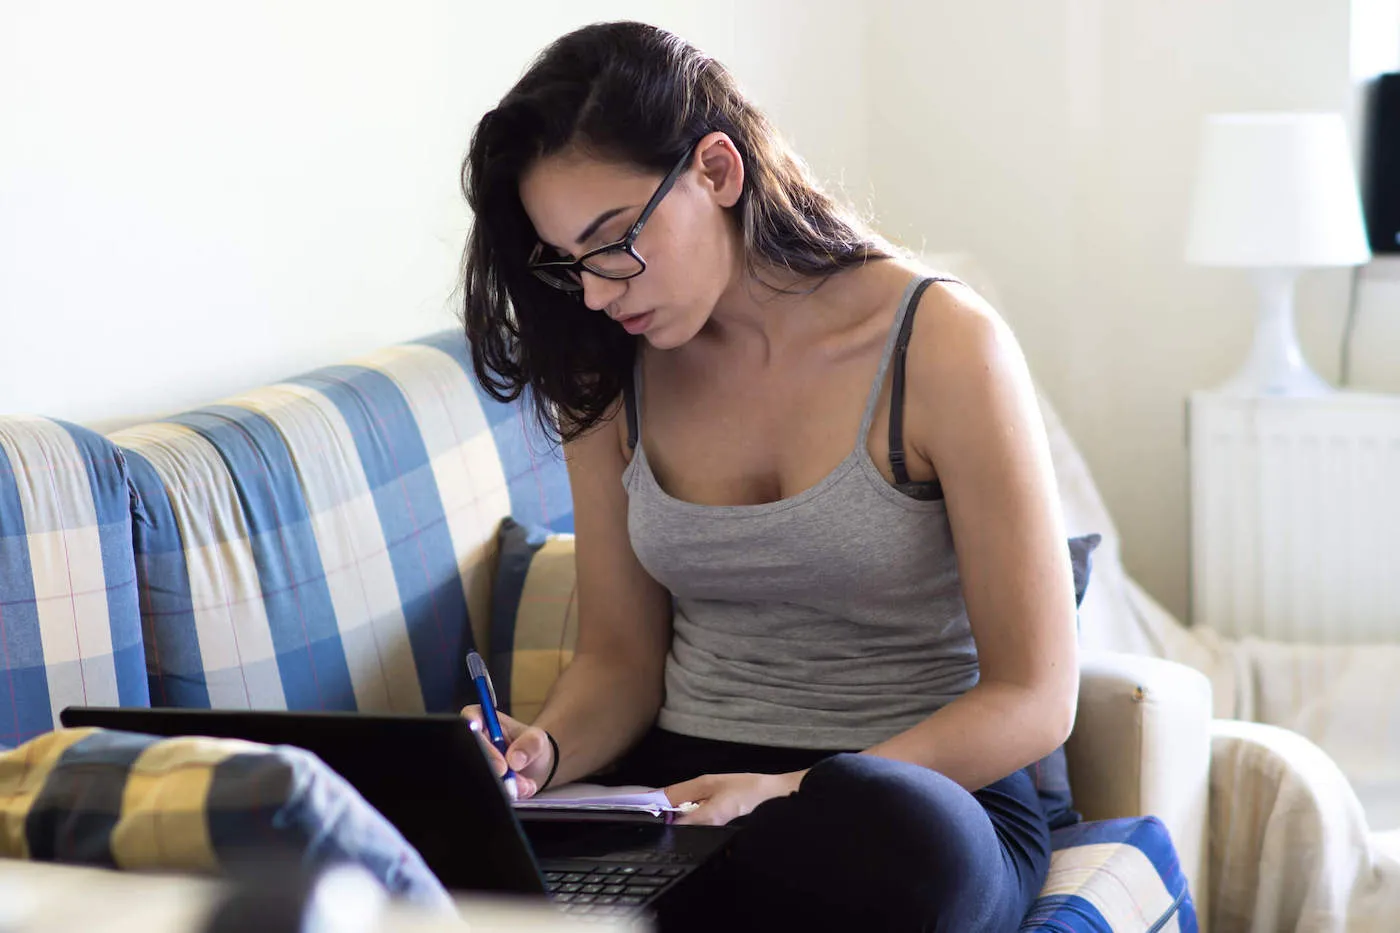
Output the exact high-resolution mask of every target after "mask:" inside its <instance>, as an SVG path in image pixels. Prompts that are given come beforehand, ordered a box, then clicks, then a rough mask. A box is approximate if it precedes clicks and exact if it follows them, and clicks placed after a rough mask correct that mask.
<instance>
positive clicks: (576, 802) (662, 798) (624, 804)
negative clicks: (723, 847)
mask: <svg viewBox="0 0 1400 933" xmlns="http://www.w3.org/2000/svg"><path fill="white" fill-rule="evenodd" d="M515 806H516V807H517V808H518V809H522V810H532V809H538V810H545V809H549V810H553V809H560V810H565V809H570V808H589V809H592V808H607V809H617V810H650V811H653V812H657V811H672V810H676V809H677V808H676V807H673V806H671V801H670V799H669V798H667V796H666V792H665V791H663V790H658V789H657V788H655V787H640V786H637V785H624V786H621V787H605V786H603V785H602V784H584V783H574V784H562V785H560V786H559V787H552V788H550V789H549V790H546V791H541V792H540V793H538V794H536V795H535V796H533V797H531V798H529V799H528V800H520V801H517V802H516V804H515Z"/></svg>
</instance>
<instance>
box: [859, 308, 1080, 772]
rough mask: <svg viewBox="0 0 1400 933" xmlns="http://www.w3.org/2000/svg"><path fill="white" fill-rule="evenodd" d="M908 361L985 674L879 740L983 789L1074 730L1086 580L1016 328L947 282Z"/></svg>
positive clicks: (912, 400)
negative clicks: (1080, 607) (1075, 571)
mask: <svg viewBox="0 0 1400 933" xmlns="http://www.w3.org/2000/svg"><path fill="white" fill-rule="evenodd" d="M908 361H909V362H908V374H909V376H908V392H909V394H908V398H907V402H906V416H905V417H906V424H905V428H906V433H907V435H908V437H909V440H910V450H911V452H912V453H913V454H914V456H917V457H920V458H922V459H924V460H925V461H926V462H928V463H931V464H933V465H934V469H935V470H936V471H937V474H938V477H939V479H940V480H941V481H942V484H943V491H944V495H945V496H946V497H947V503H948V517H949V521H950V523H951V526H952V532H953V541H954V543H955V547H956V550H957V557H958V573H959V576H960V577H961V579H962V588H963V597H964V599H965V601H966V603H967V615H968V620H969V622H970V623H971V627H972V635H973V639H974V640H975V642H976V644H977V658H978V666H979V669H980V679H979V681H978V683H977V685H976V686H975V687H973V688H972V689H971V690H969V691H968V692H967V693H966V694H964V695H963V696H962V697H960V698H958V699H957V700H954V701H953V702H952V703H949V704H948V705H947V706H945V707H944V708H943V709H941V710H939V711H938V712H936V713H934V714H933V715H931V716H930V717H928V719H926V720H924V721H923V722H921V723H919V724H918V725H916V726H914V727H913V728H910V729H907V730H905V731H904V732H902V733H900V734H899V735H896V736H894V737H892V738H890V739H888V740H886V741H884V742H881V743H880V744H878V745H876V746H874V747H872V748H870V749H868V752H869V753H870V754H874V755H881V756H884V757H887V758H896V759H901V760H904V761H911V762H915V763H917V764H922V765H925V766H927V767H929V768H932V769H934V770H936V771H939V772H940V773H942V774H944V775H946V776H948V777H950V778H952V779H953V780H955V781H957V782H958V783H959V784H962V785H963V786H964V787H966V788H968V789H970V790H973V789H977V788H979V787H983V786H985V785H987V784H989V783H991V782H993V781H997V780H1000V779H1001V778H1003V777H1005V776H1006V775H1008V774H1010V773H1011V772H1013V771H1015V770H1017V769H1018V768H1022V767H1025V766H1026V765H1028V764H1030V763H1032V762H1034V761H1037V760H1039V759H1040V758H1043V757H1044V756H1045V755H1047V754H1049V753H1050V752H1052V751H1054V750H1055V749H1056V748H1057V747H1059V745H1060V744H1061V743H1063V742H1064V740H1065V739H1066V738H1067V737H1068V736H1069V732H1070V729H1071V727H1072V726H1073V724H1074V712H1075V703H1076V701H1077V697H1078V691H1079V663H1078V635H1077V630H1076V619H1075V603H1074V582H1073V577H1072V574H1071V570H1070V565H1069V555H1068V552H1067V550H1066V548H1065V530H1064V519H1063V517H1062V515H1061V512H1060V502H1059V493H1058V491H1057V489H1056V485H1055V476H1054V471H1053V468H1052V466H1051V461H1050V450H1049V445H1048V443H1047V441H1046V437H1045V425H1044V423H1043V421H1042V420H1041V416H1040V408H1039V405H1038V404H1037V402H1036V395H1035V388H1034V386H1033V385H1032V382H1031V378H1030V373H1029V371H1028V370H1027V367H1026V362H1025V359H1024V357H1023V356H1022V354H1021V350H1020V348H1019V346H1018V345H1017V343H1016V339H1015V337H1013V336H1012V334H1011V331H1010V329H1009V328H1008V327H1007V326H1006V324H1005V323H1004V322H1003V321H1002V320H1001V318H1000V317H999V316H998V315H997V314H996V312H995V311H993V310H992V309H991V308H990V307H989V306H987V305H986V303H985V302H983V301H982V300H981V299H980V298H979V297H978V296H977V295H976V294H975V293H973V292H972V291H971V290H969V289H966V288H964V287H962V286H958V285H953V286H949V287H942V286H935V287H933V288H930V289H929V290H928V291H927V292H926V293H925V294H924V297H923V298H922V300H921V302H920V309H919V316H918V318H917V319H916V323H915V327H914V334H913V337H912V339H911V343H910V346H909V357H908Z"/></svg>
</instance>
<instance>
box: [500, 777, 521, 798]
mask: <svg viewBox="0 0 1400 933" xmlns="http://www.w3.org/2000/svg"><path fill="white" fill-rule="evenodd" d="M501 783H502V784H504V785H505V788H506V796H507V797H509V798H510V799H511V800H519V799H520V788H519V787H517V786H516V783H515V778H513V777H508V778H505V779H504V780H503V781H501Z"/></svg>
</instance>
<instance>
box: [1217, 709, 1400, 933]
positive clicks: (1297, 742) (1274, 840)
mask: <svg viewBox="0 0 1400 933" xmlns="http://www.w3.org/2000/svg"><path fill="white" fill-rule="evenodd" d="M1211 737H1212V738H1211V744H1212V753H1211V775H1210V784H1211V801H1210V810H1211V816H1210V820H1211V823H1210V825H1211V839H1210V857H1211V858H1210V861H1211V896H1212V898H1213V901H1212V903H1213V904H1214V912H1213V915H1212V916H1213V923H1214V926H1215V933H1244V931H1248V933H1263V931H1266V930H1267V931H1270V933H1273V931H1289V933H1303V931H1307V933H1324V931H1325V933H1332V931H1335V933H1341V931H1344V930H1347V931H1361V930H1377V931H1378V930H1393V929H1395V918H1396V917H1397V916H1400V860H1397V859H1396V858H1395V857H1394V856H1393V855H1390V854H1387V853H1386V852H1384V851H1382V850H1379V849H1378V847H1377V846H1376V845H1375V840H1374V837H1373V836H1372V835H1371V833H1370V831H1369V828H1368V827H1367V823H1366V814H1365V811H1364V810H1363V809H1362V807H1361V802H1360V801H1359V800H1358V799H1357V797H1356V794H1355V792H1354V791H1353V790H1352V787H1351V784H1350V783H1349V782H1348V781H1347V778H1346V775H1344V774H1343V773H1342V771H1341V769H1340V768H1338V767H1337V764H1336V763H1335V762H1334V761H1333V760H1332V758H1331V757H1329V756H1328V755H1327V753H1326V752H1324V751H1323V750H1322V749H1321V748H1319V747H1318V746H1317V745H1315V744H1313V743H1312V742H1311V741H1309V740H1308V739H1306V738H1304V737H1303V736H1301V735H1299V734H1297V733H1295V732H1291V731H1289V730H1287V729H1281V728H1279V727H1277V726H1269V725H1264V724H1261V723H1252V722H1241V721H1238V720H1226V719H1220V720H1216V721H1215V723H1213V724H1212V726H1211Z"/></svg>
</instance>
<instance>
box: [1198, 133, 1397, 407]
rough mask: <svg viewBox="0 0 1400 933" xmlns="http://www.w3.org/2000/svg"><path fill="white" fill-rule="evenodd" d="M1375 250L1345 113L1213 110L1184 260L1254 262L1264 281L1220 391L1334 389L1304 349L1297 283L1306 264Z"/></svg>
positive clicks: (1338, 261) (1346, 261)
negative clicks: (1298, 330) (1252, 323)
mask: <svg viewBox="0 0 1400 933" xmlns="http://www.w3.org/2000/svg"><path fill="white" fill-rule="evenodd" d="M1370 258H1371V251H1370V249H1369V247H1368V246H1367V243H1366V231H1365V226H1364V224H1363V222H1362V218H1361V200H1360V198H1359V196H1358V194H1357V189H1356V174H1355V172H1354V170H1353V169H1352V161H1351V147H1350V145H1349V144H1348V142H1347V134H1346V126H1345V125H1344V124H1343V122H1342V118H1341V116H1340V115H1339V114H1335V113H1233V114H1214V115H1212V116H1209V117H1207V118H1206V120H1205V124H1204V131H1203V133H1202V136H1201V147H1200V158H1199V161H1198V163H1197V167H1196V186H1195V190H1194V193H1193V198H1192V203H1191V220H1190V226H1189V229H1188V232H1187V236H1186V261H1187V262H1190V263H1195V264H1199V265H1205V266H1229V267H1236V268H1246V269H1250V270H1252V271H1253V272H1254V277H1255V282H1256V284H1257V286H1258V289H1259V320H1258V323H1257V325H1256V328H1255V331H1254V345H1253V347H1252V348H1251V349H1250V353H1249V359H1248V360H1247V361H1246V362H1245V364H1244V366H1243V368H1241V369H1240V371H1239V372H1237V373H1236V374H1235V375H1234V377H1233V378H1231V379H1230V381H1229V382H1227V383H1226V384H1225V385H1224V386H1223V387H1222V391H1225V392H1228V393H1231V394H1239V395H1320V394H1325V393H1328V392H1331V391H1332V387H1331V386H1330V385H1328V384H1327V382H1326V381H1324V380H1323V379H1322V377H1320V376H1318V375H1317V374H1316V373H1315V372H1313V371H1312V369H1310V368H1309V367H1308V364H1307V361H1306V360H1304V359H1303V354H1302V351H1300V350H1299V349H1298V340H1297V336H1296V335H1295V333H1294V328H1293V286H1294V282H1295V281H1296V280H1297V277H1298V273H1299V272H1301V271H1302V270H1303V269H1306V268H1312V267H1317V266H1356V265H1360V264H1362V263H1364V262H1366V261H1367V260H1369V259H1370Z"/></svg>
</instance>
